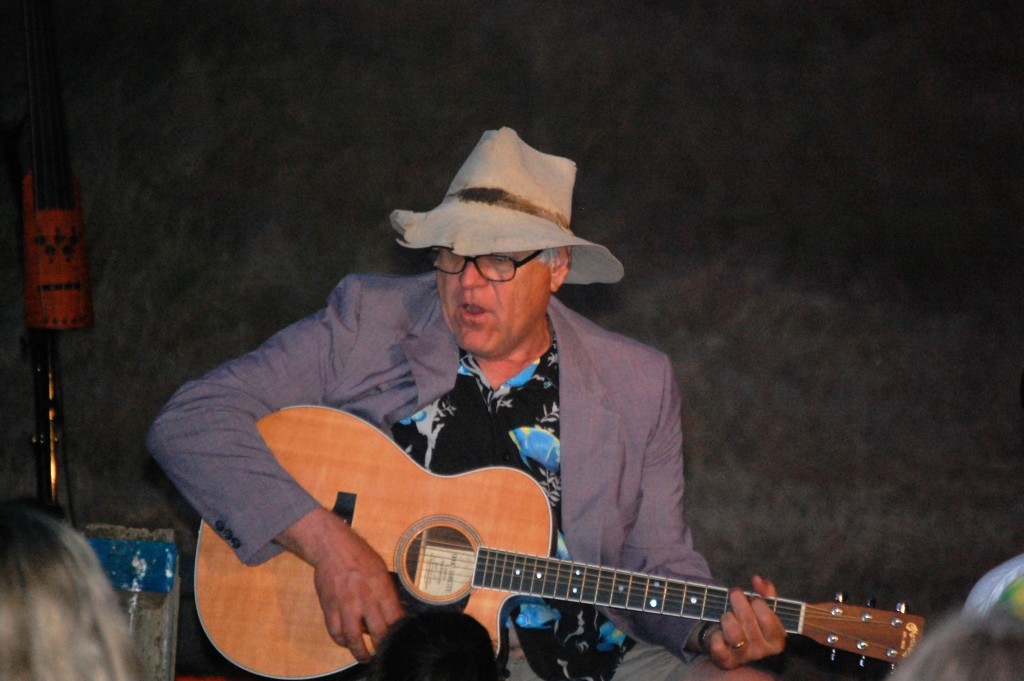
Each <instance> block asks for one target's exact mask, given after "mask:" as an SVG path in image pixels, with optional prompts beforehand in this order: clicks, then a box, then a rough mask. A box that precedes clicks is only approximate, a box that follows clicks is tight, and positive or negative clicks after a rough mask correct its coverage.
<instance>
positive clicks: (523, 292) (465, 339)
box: [437, 248, 569, 365]
mask: <svg viewBox="0 0 1024 681" xmlns="http://www.w3.org/2000/svg"><path fill="white" fill-rule="evenodd" d="M529 254H530V251H527V252H525V253H503V254H502V255H508V256H511V257H512V258H513V259H515V260H519V259H521V258H524V257H526V256H527V255H529ZM568 274H569V249H568V248H561V249H559V250H558V257H557V258H556V260H555V262H554V263H546V262H542V261H541V260H539V259H534V260H531V261H530V262H528V263H526V264H525V265H523V266H522V267H520V268H519V269H518V270H516V275H515V278H514V279H512V280H511V281H502V282H495V281H488V280H487V279H484V278H483V277H482V276H481V275H480V272H479V270H477V268H476V267H475V266H474V265H473V264H472V263H466V268H465V269H464V270H462V272H461V273H459V274H445V273H443V272H438V273H437V288H438V293H439V295H440V299H441V310H442V312H443V314H444V318H445V321H447V322H448V326H449V328H451V330H452V333H454V334H455V338H456V340H457V341H458V343H459V347H461V348H463V349H464V350H466V351H467V352H469V353H471V354H472V355H473V356H474V357H476V358H477V359H478V360H481V361H484V362H508V363H512V364H516V363H519V362H522V363H523V364H524V365H525V363H526V362H530V361H533V360H534V359H536V358H537V357H538V356H540V355H541V354H542V353H543V352H544V351H545V350H547V348H548V345H549V344H550V342H551V336H550V334H549V332H548V324H547V308H548V301H549V300H550V299H551V294H552V293H554V292H555V291H557V290H558V289H559V288H560V287H561V286H562V282H563V281H565V277H566V275H568Z"/></svg>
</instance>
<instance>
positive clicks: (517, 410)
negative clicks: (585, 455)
mask: <svg viewBox="0 0 1024 681" xmlns="http://www.w3.org/2000/svg"><path fill="white" fill-rule="evenodd" d="M457 372H458V373H457V378H456V381H455V387H454V388H452V390H451V392H449V393H447V394H445V395H442V396H441V397H440V398H438V399H437V400H436V401H435V402H433V403H432V404H430V405H427V406H426V407H425V408H424V409H421V410H420V411H418V412H417V413H415V414H413V415H412V416H411V417H409V418H407V419H403V420H402V421H399V422H398V423H396V424H395V425H394V426H393V427H392V434H393V436H394V438H395V441H396V442H397V443H398V444H399V446H400V447H402V448H403V449H404V450H405V452H406V453H407V454H408V455H409V456H410V457H412V458H413V460H415V461H416V462H418V463H419V464H420V465H421V466H423V467H424V468H426V469H428V470H430V471H432V472H434V473H437V474H439V475H452V474H456V473H462V472H465V471H468V470H473V469H476V468H482V467H485V466H509V467H514V468H519V469H521V470H524V471H526V472H527V473H529V474H530V475H532V476H533V477H534V479H536V480H537V482H538V483H539V484H540V486H541V488H542V489H543V490H544V492H545V494H546V495H547V498H548V503H549V504H550V505H551V511H552V514H553V516H554V518H555V523H556V527H557V528H558V532H557V538H558V539H557V546H556V547H554V553H555V556H556V557H558V558H561V559H564V560H570V559H571V556H570V555H569V551H568V550H567V548H566V545H565V540H564V537H563V535H562V532H561V501H562V491H561V462H560V445H559V439H558V436H559V417H558V396H559V395H558V344H557V342H556V341H554V340H553V341H552V344H551V347H550V348H549V349H548V351H547V352H545V353H544V354H543V355H542V356H541V357H540V358H539V359H537V360H536V361H535V362H533V363H532V364H530V365H529V366H527V367H526V368H525V369H523V370H522V371H521V372H520V373H519V374H517V375H516V376H514V377H512V378H511V379H509V380H508V381H507V382H505V383H503V384H501V385H500V386H498V387H496V388H492V387H491V386H490V385H489V384H488V382H487V379H486V378H485V377H484V375H483V372H482V371H481V370H480V367H479V366H478V365H477V363H476V360H474V358H473V357H472V356H471V355H469V354H467V353H465V352H462V353H461V356H460V360H459V366H458V369H457ZM499 548H500V547H499ZM512 603H513V607H512V609H511V610H510V614H509V621H510V623H511V624H512V625H514V626H515V627H516V634H517V636H518V638H519V641H520V642H521V644H522V646H523V652H524V653H525V655H526V659H527V661H528V662H529V664H530V667H531V668H532V669H533V671H534V672H535V673H536V674H537V675H538V676H540V677H541V678H543V679H549V680H552V681H554V680H556V679H593V680H595V681H601V680H606V679H610V678H611V677H612V675H613V674H614V673H615V669H616V667H617V666H618V664H619V662H620V661H621V660H622V656H623V655H625V653H626V651H628V650H629V649H630V648H631V647H632V646H633V643H634V642H633V640H632V639H630V638H628V637H626V635H625V634H624V633H623V632H622V631H620V630H619V629H618V628H617V627H615V625H614V624H612V622H611V621H609V620H608V619H607V618H606V617H605V616H604V615H602V614H601V613H599V612H598V611H597V609H596V608H595V607H594V606H593V605H589V604H586V603H573V602H566V601H554V600H547V599H542V598H538V597H534V596H522V597H518V598H515V599H512Z"/></svg>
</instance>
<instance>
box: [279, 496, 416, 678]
mask: <svg viewBox="0 0 1024 681" xmlns="http://www.w3.org/2000/svg"><path fill="white" fill-rule="evenodd" d="M276 541H277V543H278V544H280V545H281V546H283V547H284V548H286V549H288V550H289V551H291V552H292V553H294V554H296V555H297V556H299V557H300V558H302V559H303V560H304V561H306V562H307V563H309V564H310V565H312V566H313V585H314V586H315V588H316V593H317V596H318V597H319V599H320V607H321V609H322V610H323V612H324V622H325V623H326V625H327V631H328V633H329V634H330V635H331V638H332V639H334V641H335V643H337V644H338V645H340V646H344V647H346V648H348V649H349V651H350V652H351V653H352V655H353V656H354V657H355V658H356V659H357V660H359V661H360V662H368V661H369V660H370V658H371V657H372V656H373V650H375V649H376V648H378V647H379V646H380V644H381V642H382V641H383V639H384V636H385V634H387V632H388V629H389V627H390V626H391V625H392V624H393V623H394V622H395V621H397V620H398V619H399V618H400V617H401V616H402V606H401V604H400V603H399V601H398V593H397V592H396V591H395V586H394V583H393V581H392V579H391V574H390V573H389V572H388V569H387V566H386V565H385V564H384V561H383V560H382V559H381V557H380V556H379V555H378V554H377V552H376V551H374V550H373V549H372V548H371V547H370V545H369V544H367V543H366V541H365V540H363V538H362V537H360V536H359V535H358V534H356V533H355V531H353V530H352V528H351V527H349V526H348V525H347V524H346V523H345V521H344V520H342V519H341V518H340V517H338V516H337V515H335V514H334V513H331V512H330V511H328V510H327V509H325V508H320V509H316V510H314V511H311V512H310V513H308V514H306V515H305V516H303V517H302V518H301V519H300V520H299V521H298V522H296V523H295V524H294V525H292V526H291V527H289V528H288V529H287V530H285V531H284V532H282V533H281V535H280V536H279V537H277V540H276ZM367 634H368V635H369V639H370V643H369V644H368V643H367V640H366V638H365V635H367Z"/></svg>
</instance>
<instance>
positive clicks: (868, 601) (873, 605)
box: [858, 598, 878, 669]
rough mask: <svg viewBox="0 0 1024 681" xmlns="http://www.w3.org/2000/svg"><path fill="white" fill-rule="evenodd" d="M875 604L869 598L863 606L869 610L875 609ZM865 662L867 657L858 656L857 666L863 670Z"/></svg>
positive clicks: (873, 600)
mask: <svg viewBox="0 0 1024 681" xmlns="http://www.w3.org/2000/svg"><path fill="white" fill-rule="evenodd" d="M877 603H878V601H877V600H875V599H874V598H869V599H868V600H867V603H865V605H867V606H868V607H869V608H873V607H875V605H877ZM867 661H868V658H867V656H866V655H861V656H860V661H859V662H858V664H859V665H860V667H861V668H862V669H863V668H864V667H865V666H866V665H867Z"/></svg>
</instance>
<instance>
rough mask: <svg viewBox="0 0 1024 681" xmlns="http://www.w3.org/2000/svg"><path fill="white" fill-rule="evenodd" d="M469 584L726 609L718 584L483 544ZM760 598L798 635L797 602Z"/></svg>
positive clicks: (708, 615)
mask: <svg viewBox="0 0 1024 681" xmlns="http://www.w3.org/2000/svg"><path fill="white" fill-rule="evenodd" d="M473 586H474V587H478V588H483V589H497V590H499V591H509V592H511V593H516V594H524V595H532V596H543V597H544V598H552V599H555V600H563V601H577V602H580V603H592V604H595V605H605V606H608V607H611V608H622V609H625V610H635V611H640V612H649V613H657V614H659V615H670V616H674V617H687V618H691V619H699V620H709V621H715V622H717V621H719V620H720V619H721V618H722V615H724V614H725V613H726V612H727V611H728V610H729V590H728V589H723V588H721V587H717V586H710V585H707V584H700V583H694V582H684V581H679V580H674V579H663V578H661V577H652V576H649V575H643V574H639V573H636V572H629V571H626V570H613V569H609V568H602V567H598V566H594V565H585V564H582V563H573V562H570V561H564V560H559V559H557V558H544V557H540V556H530V555H525V554H519V553H512V552H509V551H500V550H497V549H488V548H481V549H480V550H479V551H478V553H477V560H476V568H475V570H474V574H473ZM764 600H765V602H766V603H767V604H768V605H769V606H771V608H772V609H773V610H774V611H775V614H776V615H777V616H778V618H779V620H780V621H781V622H782V624H783V626H784V627H785V628H786V631H788V632H789V633H791V634H799V633H801V631H802V629H803V621H802V620H803V612H804V604H803V603H801V602H800V601H790V600H785V599H779V598H775V599H772V598H767V599H764Z"/></svg>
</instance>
